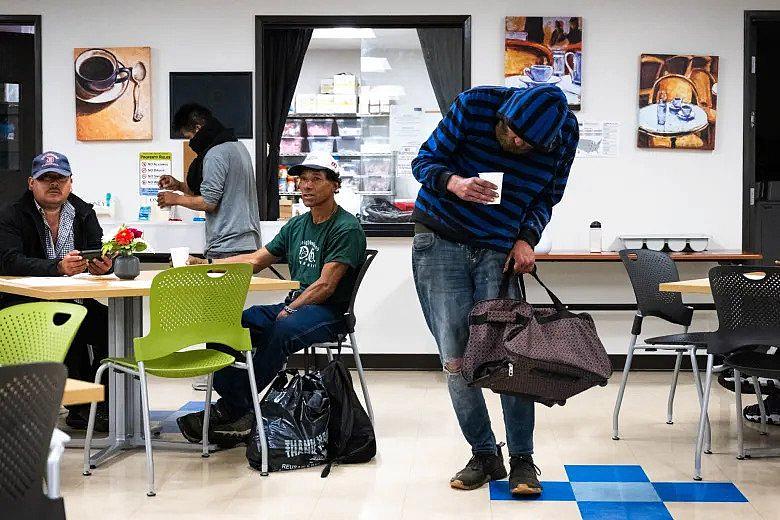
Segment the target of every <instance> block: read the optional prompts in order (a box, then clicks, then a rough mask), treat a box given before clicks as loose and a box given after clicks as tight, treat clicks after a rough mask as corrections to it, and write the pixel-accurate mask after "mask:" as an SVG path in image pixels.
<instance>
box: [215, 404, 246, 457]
mask: <svg viewBox="0 0 780 520" xmlns="http://www.w3.org/2000/svg"><path fill="white" fill-rule="evenodd" d="M254 425H255V412H253V411H252V412H247V413H246V414H244V415H242V416H241V417H239V418H238V419H236V420H234V421H230V422H226V423H222V424H218V425H217V424H215V425H214V427H213V428H212V427H210V428H209V441H211V442H213V443H214V444H216V445H217V446H219V447H220V448H222V449H225V450H227V449H230V448H233V447H235V446H237V445H238V444H241V443H242V442H243V443H248V442H249V436H250V433H251V432H252V426H254Z"/></svg>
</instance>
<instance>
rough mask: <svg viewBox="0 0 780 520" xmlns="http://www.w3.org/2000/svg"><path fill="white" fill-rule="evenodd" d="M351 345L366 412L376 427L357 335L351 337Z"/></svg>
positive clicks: (353, 334)
mask: <svg viewBox="0 0 780 520" xmlns="http://www.w3.org/2000/svg"><path fill="white" fill-rule="evenodd" d="M349 344H350V345H351V346H352V355H353V356H355V368H357V373H358V378H360V387H361V388H362V389H363V399H364V400H365V401H366V410H367V411H368V418H369V419H371V425H372V426H374V427H376V423H375V422H374V408H373V407H372V406H371V397H370V396H369V395H368V385H367V384H366V373H365V371H364V370H363V363H362V361H360V350H359V349H358V343H357V338H355V333H354V332H353V333H352V334H350V335H349Z"/></svg>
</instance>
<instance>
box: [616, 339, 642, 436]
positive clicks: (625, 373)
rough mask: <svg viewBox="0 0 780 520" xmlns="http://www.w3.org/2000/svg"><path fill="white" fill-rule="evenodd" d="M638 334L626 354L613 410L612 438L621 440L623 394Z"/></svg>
mask: <svg viewBox="0 0 780 520" xmlns="http://www.w3.org/2000/svg"><path fill="white" fill-rule="evenodd" d="M636 338H637V335H636V334H632V335H631V342H630V343H629V344H628V354H627V355H626V365H625V366H624V367H623V378H622V379H621V380H620V388H619V389H618V395H617V399H616V400H615V410H614V411H613V412H612V440H614V441H617V440H620V433H619V431H618V421H619V419H620V405H622V404H623V394H624V393H625V391H626V383H628V373H629V372H630V371H631V361H632V360H633V359H634V346H635V345H636Z"/></svg>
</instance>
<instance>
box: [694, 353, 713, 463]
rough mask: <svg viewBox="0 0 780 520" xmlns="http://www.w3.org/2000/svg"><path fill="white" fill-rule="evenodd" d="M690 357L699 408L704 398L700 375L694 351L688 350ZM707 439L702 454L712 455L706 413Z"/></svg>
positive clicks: (708, 418)
mask: <svg viewBox="0 0 780 520" xmlns="http://www.w3.org/2000/svg"><path fill="white" fill-rule="evenodd" d="M690 356H691V369H692V370H693V384H694V386H695V387H696V393H697V394H698V396H699V406H701V402H702V399H703V398H704V395H703V390H702V387H701V375H700V374H699V362H698V361H696V349H695V348H692V349H691V350H690ZM706 433H707V439H706V441H705V443H704V453H706V454H707V455H712V451H711V449H712V430H711V429H710V415H709V411H707V432H706Z"/></svg>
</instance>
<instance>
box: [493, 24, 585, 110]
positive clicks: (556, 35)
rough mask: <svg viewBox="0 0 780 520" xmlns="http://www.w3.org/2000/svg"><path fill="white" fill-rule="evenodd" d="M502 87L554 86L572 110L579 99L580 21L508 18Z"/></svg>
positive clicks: (580, 91) (579, 101)
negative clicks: (561, 92)
mask: <svg viewBox="0 0 780 520" xmlns="http://www.w3.org/2000/svg"><path fill="white" fill-rule="evenodd" d="M504 84H505V85H506V86H508V87H520V88H533V87H537V86H539V85H556V86H557V87H558V88H560V89H561V90H562V91H563V93H564V94H566V99H567V101H568V102H569V107H570V108H571V109H572V110H579V109H580V107H581V99H582V18H581V17H579V16H544V17H542V16H507V17H506V19H505V33H504Z"/></svg>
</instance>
